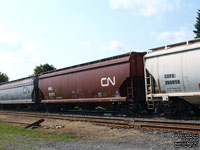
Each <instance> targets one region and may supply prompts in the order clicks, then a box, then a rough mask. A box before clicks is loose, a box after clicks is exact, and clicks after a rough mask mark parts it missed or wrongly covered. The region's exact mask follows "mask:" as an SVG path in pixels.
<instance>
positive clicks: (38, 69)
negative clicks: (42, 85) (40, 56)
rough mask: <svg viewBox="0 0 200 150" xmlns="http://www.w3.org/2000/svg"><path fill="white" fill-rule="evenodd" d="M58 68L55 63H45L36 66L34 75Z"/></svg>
mask: <svg viewBox="0 0 200 150" xmlns="http://www.w3.org/2000/svg"><path fill="white" fill-rule="evenodd" d="M55 69H56V68H55V67H54V66H53V65H49V64H47V63H46V64H44V65H41V64H40V66H36V67H35V69H34V75H38V74H40V73H42V72H46V71H51V70H55Z"/></svg>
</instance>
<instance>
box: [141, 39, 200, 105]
mask: <svg viewBox="0 0 200 150" xmlns="http://www.w3.org/2000/svg"><path fill="white" fill-rule="evenodd" d="M195 42H196V43H195ZM195 42H193V41H191V45H188V44H186V45H181V46H176V47H172V48H169V49H163V50H160V49H159V50H158V51H153V52H151V53H148V54H147V55H145V57H144V64H145V69H146V70H147V71H148V72H149V73H150V74H151V75H152V76H153V78H154V79H155V82H157V84H156V85H158V84H159V86H160V87H159V88H160V89H159V91H158V90H156V92H157V93H156V92H155V93H153V97H156V98H158V97H161V98H162V99H163V100H164V97H166V96H169V97H181V98H183V99H185V100H186V101H188V102H190V103H193V104H200V69H199V67H200V59H199V57H200V39H199V40H195ZM158 82H159V83H158ZM157 88H158V87H157ZM194 93H195V94H194ZM192 95H193V96H192Z"/></svg>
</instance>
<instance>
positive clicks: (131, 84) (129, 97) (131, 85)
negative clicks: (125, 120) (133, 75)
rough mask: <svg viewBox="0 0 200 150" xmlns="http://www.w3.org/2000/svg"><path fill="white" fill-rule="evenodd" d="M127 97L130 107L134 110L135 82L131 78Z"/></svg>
mask: <svg viewBox="0 0 200 150" xmlns="http://www.w3.org/2000/svg"><path fill="white" fill-rule="evenodd" d="M127 98H128V100H129V109H130V110H133V109H134V100H133V98H134V95H133V83H132V79H129V80H128V81H127Z"/></svg>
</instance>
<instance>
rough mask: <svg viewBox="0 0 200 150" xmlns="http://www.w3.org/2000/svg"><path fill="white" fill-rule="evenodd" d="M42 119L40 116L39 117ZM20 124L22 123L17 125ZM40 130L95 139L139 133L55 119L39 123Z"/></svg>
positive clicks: (26, 120)
mask: <svg viewBox="0 0 200 150" xmlns="http://www.w3.org/2000/svg"><path fill="white" fill-rule="evenodd" d="M0 119H1V120H9V121H17V122H18V121H19V122H24V123H32V122H35V121H37V120H39V119H38V118H34V117H21V116H11V115H0ZM41 119H42V118H41ZM17 126H22V125H17ZM40 129H41V130H48V131H51V132H56V133H68V134H73V135H76V136H79V137H86V138H95V139H118V138H121V137H131V136H132V137H134V136H138V135H140V134H141V133H140V132H138V131H137V130H135V129H122V128H120V129H117V128H112V127H106V126H99V125H95V124H92V123H89V122H80V121H67V120H55V119H45V121H44V122H43V123H42V124H41V128H40Z"/></svg>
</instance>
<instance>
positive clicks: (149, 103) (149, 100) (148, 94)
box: [145, 72, 155, 109]
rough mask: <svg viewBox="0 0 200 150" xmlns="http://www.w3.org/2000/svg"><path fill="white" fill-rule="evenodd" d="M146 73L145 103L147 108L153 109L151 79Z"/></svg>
mask: <svg viewBox="0 0 200 150" xmlns="http://www.w3.org/2000/svg"><path fill="white" fill-rule="evenodd" d="M147 74H148V73H147V72H146V74H145V90H146V101H147V108H148V109H154V108H155V106H154V101H153V78H152V76H151V75H150V74H148V75H147Z"/></svg>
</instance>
